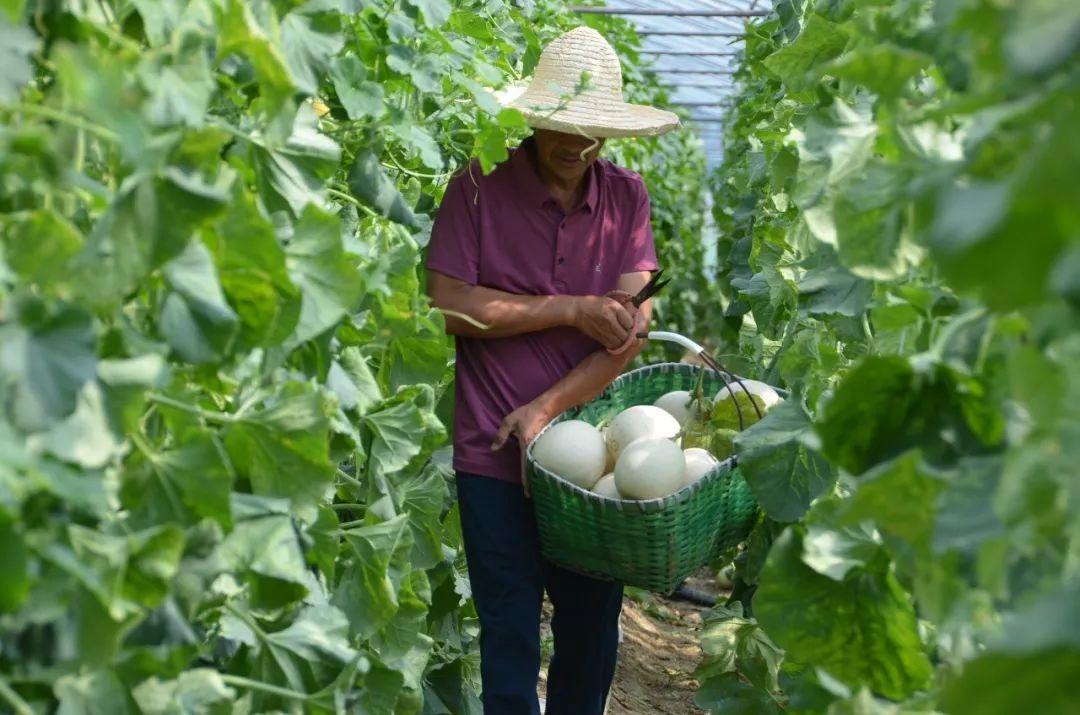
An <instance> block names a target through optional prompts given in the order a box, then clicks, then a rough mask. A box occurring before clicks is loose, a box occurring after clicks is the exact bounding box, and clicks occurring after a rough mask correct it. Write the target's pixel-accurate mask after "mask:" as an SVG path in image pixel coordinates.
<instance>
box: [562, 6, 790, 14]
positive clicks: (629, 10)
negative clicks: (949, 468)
mask: <svg viewBox="0 0 1080 715" xmlns="http://www.w3.org/2000/svg"><path fill="white" fill-rule="evenodd" d="M570 11H571V12H576V13H580V14H582V15H650V16H651V15H660V16H665V17H765V16H766V15H770V14H771V13H770V12H768V11H766V10H661V9H657V8H650V9H648V10H642V9H638V8H633V7H582V6H578V7H572V8H570Z"/></svg>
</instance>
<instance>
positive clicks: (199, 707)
mask: <svg viewBox="0 0 1080 715" xmlns="http://www.w3.org/2000/svg"><path fill="white" fill-rule="evenodd" d="M131 696H132V697H133V698H134V699H135V702H136V703H137V704H138V706H139V709H140V710H141V711H142V713H143V715H183V714H185V713H200V714H202V713H205V715H226V714H227V713H229V712H231V711H232V704H233V700H234V699H235V698H236V691H234V690H233V689H232V688H230V687H228V686H227V685H225V681H223V680H222V679H221V674H220V673H218V672H217V671H216V670H212V669H210V668H193V669H191V670H186V671H184V672H183V673H180V675H179V676H178V677H177V678H176V679H174V680H161V679H159V678H157V677H156V676H155V677H151V678H148V679H146V680H144V681H143V682H141V683H139V684H138V685H136V686H135V687H134V688H133V689H132V691H131Z"/></svg>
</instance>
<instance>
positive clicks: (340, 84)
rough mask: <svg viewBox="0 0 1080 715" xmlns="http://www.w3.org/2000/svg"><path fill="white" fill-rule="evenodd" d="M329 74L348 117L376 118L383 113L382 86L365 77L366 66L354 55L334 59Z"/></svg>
mask: <svg viewBox="0 0 1080 715" xmlns="http://www.w3.org/2000/svg"><path fill="white" fill-rule="evenodd" d="M330 76H331V78H332V79H333V81H334V89H335V90H337V96H338V99H339V100H341V105H342V106H343V107H345V111H346V112H347V113H348V115H349V119H364V118H365V117H370V118H371V119H378V118H379V117H381V116H382V115H383V112H384V111H385V110H386V108H385V105H384V103H383V87H382V85H381V84H379V83H378V82H373V81H371V80H369V79H368V78H367V76H368V74H367V67H366V65H364V63H363V62H362V61H361V60H360V59H359V58H358V57H357V56H356V55H354V54H351V53H350V54H346V55H342V56H341V57H338V58H337V59H335V60H334V64H333V67H332V68H331V70H330Z"/></svg>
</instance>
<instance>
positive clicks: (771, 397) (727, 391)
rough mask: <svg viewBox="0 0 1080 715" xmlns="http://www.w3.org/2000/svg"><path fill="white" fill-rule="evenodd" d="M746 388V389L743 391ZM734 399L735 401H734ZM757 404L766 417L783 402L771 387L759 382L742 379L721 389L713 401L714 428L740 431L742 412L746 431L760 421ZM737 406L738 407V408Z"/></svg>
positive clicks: (743, 426) (743, 425)
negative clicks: (770, 410)
mask: <svg viewBox="0 0 1080 715" xmlns="http://www.w3.org/2000/svg"><path fill="white" fill-rule="evenodd" d="M743 388H745V389H743ZM733 398H734V399H733ZM751 400H753V401H754V404H757V406H758V409H759V410H761V414H762V415H764V414H765V413H766V412H768V411H769V409H770V408H771V407H773V406H774V405H776V404H777V403H779V402H780V401H781V398H780V395H779V394H778V393H777V392H776V390H774V389H773V388H772V387H770V386H769V385H766V384H765V383H764V382H758V381H757V380H745V379H740V380H739V381H738V382H734V381H733V382H731V383H730V384H728V385H725V386H724V387H722V388H720V391H719V392H718V393H716V398H715V399H714V400H713V412H712V422H713V426H714V427H724V428H727V429H733V430H737V429H739V412H740V411H741V412H742V428H743V429H746V428H747V427H749V426H750V425H752V424H754V423H755V422H757V421H758V419H759V417H758V413H757V411H755V410H754V404H751V402H750V401H751ZM736 405H737V406H736Z"/></svg>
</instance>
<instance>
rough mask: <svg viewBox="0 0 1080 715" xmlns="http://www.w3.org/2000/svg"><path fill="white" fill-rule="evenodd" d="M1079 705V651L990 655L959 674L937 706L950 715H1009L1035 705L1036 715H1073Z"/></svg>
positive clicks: (972, 663)
mask: <svg viewBox="0 0 1080 715" xmlns="http://www.w3.org/2000/svg"><path fill="white" fill-rule="evenodd" d="M1078 700H1080V651H1078V650H1076V649H1074V648H1054V649H1050V650H1046V651H1041V652H1038V653H1031V654H1026V655H1019V654H1005V653H991V654H987V655H983V656H981V657H979V658H977V659H976V660H974V661H973V662H971V663H968V664H967V665H966V666H965V668H964V673H963V675H962V676H961V677H960V678H958V679H957V680H955V681H953V682H952V683H950V684H949V685H948V686H947V687H946V688H945V692H944V693H943V695H942V699H941V706H942V708H943V709H944V710H945V711H946V712H948V713H950V715H952V714H955V715H1013V713H1017V712H1023V711H1025V710H1028V709H1030V708H1031V707H1032V704H1033V703H1037V707H1038V710H1039V713H1040V715H1073V714H1074V713H1075V712H1076V703H1077V701H1078Z"/></svg>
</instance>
